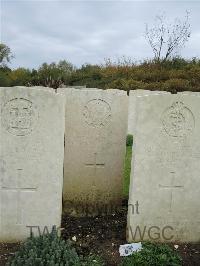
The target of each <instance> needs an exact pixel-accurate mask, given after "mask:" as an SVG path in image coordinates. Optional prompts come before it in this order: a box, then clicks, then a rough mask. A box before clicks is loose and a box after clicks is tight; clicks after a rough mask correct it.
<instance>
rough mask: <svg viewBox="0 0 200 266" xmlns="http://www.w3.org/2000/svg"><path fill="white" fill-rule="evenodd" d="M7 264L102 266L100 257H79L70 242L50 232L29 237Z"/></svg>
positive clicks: (19, 265)
mask: <svg viewBox="0 0 200 266" xmlns="http://www.w3.org/2000/svg"><path fill="white" fill-rule="evenodd" d="M7 265H8V266H22V265H23V266H104V263H103V261H102V259H101V257H98V256H94V255H90V256H88V257H85V258H84V257H79V256H78V254H77V253H76V251H75V249H74V248H73V247H72V246H71V243H70V242H69V241H68V242H65V241H64V240H62V239H61V238H60V237H58V235H57V231H56V230H55V229H53V230H52V232H51V233H50V234H46V235H41V236H39V237H31V238H29V239H28V240H27V241H26V242H25V243H24V244H23V245H22V247H21V249H20V250H19V251H18V252H16V253H15V255H14V258H11V259H10V261H9V262H8V263H7Z"/></svg>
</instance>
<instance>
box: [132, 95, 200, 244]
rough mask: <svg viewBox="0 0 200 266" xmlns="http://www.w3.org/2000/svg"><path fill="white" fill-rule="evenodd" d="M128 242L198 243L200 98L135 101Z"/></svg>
mask: <svg viewBox="0 0 200 266" xmlns="http://www.w3.org/2000/svg"><path fill="white" fill-rule="evenodd" d="M136 112H137V124H136V128H135V138H134V146H133V154H134V156H133V159H132V173H131V183H130V192H129V211H128V226H127V238H128V241H129V242H135V241H143V240H152V241H181V242H187V241H192V242H196V241H199V240H200V212H199V210H200V200H199V195H200V178H199V173H200V163H199V162H200V138H199V135H200V98H199V97H196V94H194V95H193V94H192V93H189V94H177V95H171V94H166V95H164V94H163V95H162V94H161V95H149V96H147V97H140V98H138V100H137V110H136Z"/></svg>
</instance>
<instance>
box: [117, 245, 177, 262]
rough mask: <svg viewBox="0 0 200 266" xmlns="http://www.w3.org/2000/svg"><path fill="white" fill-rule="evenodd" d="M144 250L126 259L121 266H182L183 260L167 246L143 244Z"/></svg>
mask: <svg viewBox="0 0 200 266" xmlns="http://www.w3.org/2000/svg"><path fill="white" fill-rule="evenodd" d="M142 246H143V249H142V250H141V251H140V252H135V253H133V254H132V255H131V256H128V257H125V258H123V260H122V263H121V264H120V266H181V265H182V263H181V261H182V259H181V257H180V256H179V255H178V254H177V252H176V251H174V250H173V249H172V248H171V247H169V246H168V245H166V244H158V243H157V244H153V243H143V244H142Z"/></svg>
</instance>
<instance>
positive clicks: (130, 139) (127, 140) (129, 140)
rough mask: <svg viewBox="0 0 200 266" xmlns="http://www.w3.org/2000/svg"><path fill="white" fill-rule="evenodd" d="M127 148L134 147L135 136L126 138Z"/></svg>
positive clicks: (129, 135)
mask: <svg viewBox="0 0 200 266" xmlns="http://www.w3.org/2000/svg"><path fill="white" fill-rule="evenodd" d="M126 146H130V147H132V146H133V135H131V134H128V135H127V137H126Z"/></svg>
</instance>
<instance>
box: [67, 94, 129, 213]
mask: <svg viewBox="0 0 200 266" xmlns="http://www.w3.org/2000/svg"><path fill="white" fill-rule="evenodd" d="M65 93H66V122H65V124H66V130H65V163H64V188H63V193H64V194H63V197H64V207H65V211H66V212H68V213H70V214H71V215H95V214H98V213H108V212H111V211H112V210H113V209H114V208H117V206H119V205H120V204H121V200H122V184H123V162H124V157H125V149H126V132H127V112H128V110H127V109H128V97H127V94H126V92H123V91H119V90H107V91H103V90H85V89H84V90H77V89H71V90H68V89H65Z"/></svg>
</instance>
